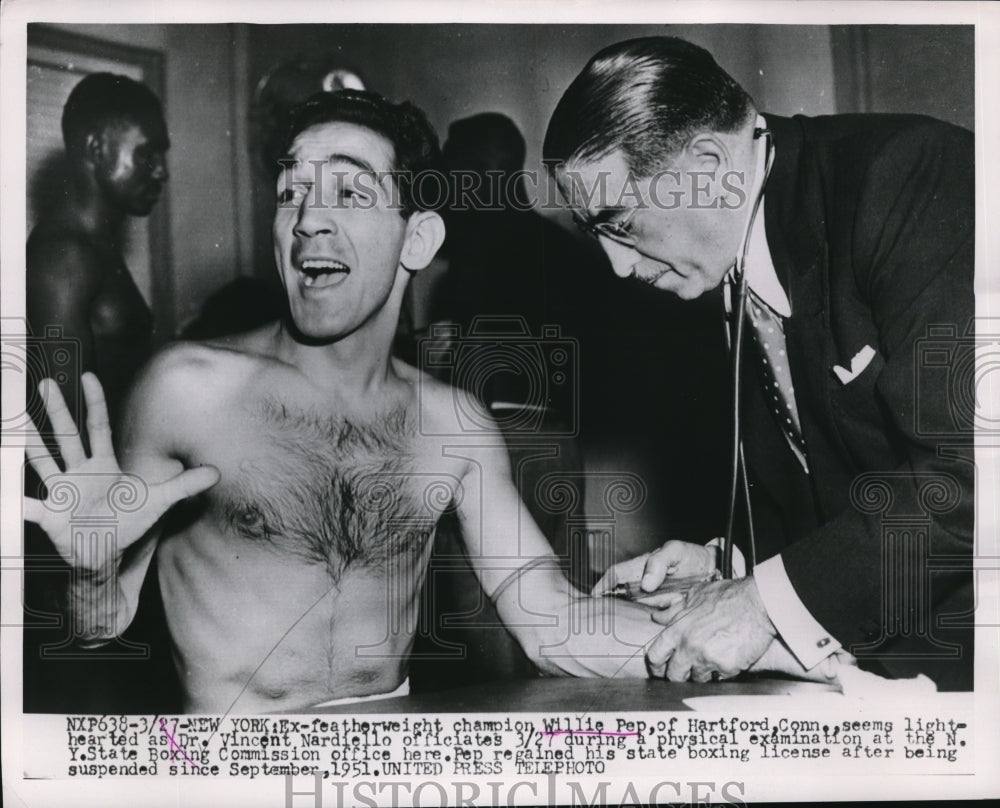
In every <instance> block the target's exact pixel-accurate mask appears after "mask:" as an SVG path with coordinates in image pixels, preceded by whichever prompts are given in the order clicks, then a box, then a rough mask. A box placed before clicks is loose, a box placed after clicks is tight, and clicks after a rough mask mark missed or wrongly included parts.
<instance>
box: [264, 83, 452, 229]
mask: <svg viewBox="0 0 1000 808" xmlns="http://www.w3.org/2000/svg"><path fill="white" fill-rule="evenodd" d="M324 123H352V124H355V125H357V126H363V127H364V128H365V129H370V130H371V131H372V132H375V133H376V134H378V135H381V136H382V137H384V138H385V139H386V140H388V141H389V142H390V143H391V144H392V147H393V150H394V152H395V164H394V165H393V167H392V169H393V171H394V172H396V176H395V179H396V182H397V184H398V188H399V201H400V205H401V210H400V213H401V214H402V215H403V218H408V217H409V216H410V214H412V213H414V212H415V211H417V210H431V209H433V208H434V207H436V206H438V205H439V202H440V200H439V199H438V198H435V199H434V200H431V201H432V202H433V204H430V203H429V202H428V200H427V199H425V198H424V197H425V196H426V195H425V194H423V193H414V189H415V185H416V184H418V183H420V181H421V178H422V177H427V176H429V175H430V172H432V171H436V170H437V169H438V168H439V166H440V162H441V149H440V147H439V146H438V137H437V133H436V132H435V131H434V127H432V126H431V125H430V122H429V121H428V120H427V116H426V115H425V114H424V113H423V111H422V110H421V109H419V108H418V107H417V106H415V105H414V104H411V103H410V102H409V101H404V102H402V103H400V104H394V103H392V102H391V101H388V100H386V99H385V98H383V97H382V96H381V95H379V94H378V93H373V92H370V91H368V90H338V91H336V92H332V93H327V92H322V93H316V94H315V95H313V96H311V97H310V98H308V99H307V100H306V101H305V102H303V103H302V104H301V105H300V106H298V107H296V108H295V109H293V110H292V111H291V113H290V115H289V124H288V129H287V132H286V135H285V142H284V146H285V148H284V149H283V153H285V154H287V153H288V150H289V149H290V148H291V145H292V141H294V140H295V138H296V137H298V135H299V134H301V133H302V132H304V131H305V130H306V129H308V128H309V127H310V126H318V125H320V124H324ZM435 178H436V175H435ZM439 190H440V189H439Z"/></svg>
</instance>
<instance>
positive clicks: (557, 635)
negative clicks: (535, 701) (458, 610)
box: [495, 567, 659, 677]
mask: <svg viewBox="0 0 1000 808" xmlns="http://www.w3.org/2000/svg"><path fill="white" fill-rule="evenodd" d="M495 603H496V606H497V610H498V612H499V614H500V616H501V617H502V618H503V620H504V623H505V624H506V625H507V627H508V628H509V629H510V631H511V632H512V633H513V634H514V636H515V637H516V638H517V640H518V642H520V644H521V646H522V647H523V648H524V651H525V653H526V654H527V655H528V656H529V658H530V659H531V660H532V661H533V662H534V663H535V664H536V665H537V666H538V667H539V668H540V669H541V670H542V671H544V672H545V673H549V674H553V675H562V676H606V677H611V676H630V677H645V676H647V675H648V672H647V670H646V663H645V646H646V645H647V644H648V643H649V642H650V641H651V640H652V639H653V638H654V637H655V636H656V635H657V634H658V633H659V627H658V626H657V625H656V624H655V623H653V622H652V620H651V619H650V616H649V610H648V609H646V608H644V607H642V606H637V605H636V604H633V603H629V602H627V601H621V600H617V599H614V598H601V597H597V598H595V597H590V596H588V595H586V594H584V593H583V592H580V591H578V590H576V589H574V588H573V587H572V586H571V585H570V583H569V582H568V581H567V580H566V579H565V577H564V576H563V575H562V573H561V572H560V571H558V570H555V569H546V568H543V567H532V568H530V569H525V570H524V571H523V572H522V573H521V574H520V575H519V576H518V579H517V581H516V582H515V583H514V584H513V585H511V586H508V587H507V588H506V589H505V590H504V591H503V592H501V593H499V595H498V596H497V597H496V598H495Z"/></svg>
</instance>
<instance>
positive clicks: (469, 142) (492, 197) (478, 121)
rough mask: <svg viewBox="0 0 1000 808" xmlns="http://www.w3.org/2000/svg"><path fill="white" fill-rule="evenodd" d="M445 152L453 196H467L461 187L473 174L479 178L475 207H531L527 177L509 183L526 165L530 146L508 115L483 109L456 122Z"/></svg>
mask: <svg viewBox="0 0 1000 808" xmlns="http://www.w3.org/2000/svg"><path fill="white" fill-rule="evenodd" d="M443 152H444V154H443V159H444V163H445V167H446V168H447V170H448V171H449V173H450V175H451V182H452V186H453V191H452V194H453V196H452V199H453V200H455V201H456V202H458V201H459V199H460V196H462V195H463V192H462V191H460V190H458V188H459V187H461V185H460V183H461V182H462V181H463V180H462V176H463V175H469V174H471V175H474V176H475V178H476V180H477V184H476V185H475V186H474V196H473V197H471V200H470V201H472V204H473V206H475V205H477V204H478V205H481V206H484V207H486V208H488V209H495V206H497V205H499V206H500V207H502V208H508V209H509V208H512V207H513V208H517V209H520V210H527V209H528V208H529V207H530V205H531V202H530V200H529V198H528V194H527V190H526V189H525V187H524V177H522V176H519V177H518V178H517V181H516V182H515V183H513V184H512V183H509V182H508V178H509V177H511V176H512V175H514V174H517V173H518V172H520V171H521V170H522V169H523V168H524V159H525V155H526V153H527V148H526V146H525V142H524V135H522V134H521V130H520V129H518V127H517V124H516V123H514V121H512V120H511V119H510V118H508V117H507V116H506V115H504V114H502V113H500V112H481V113H479V114H478V115H472V116H470V117H468V118H460V119H459V120H457V121H454V122H453V123H452V124H451V125H450V126H449V127H448V139H447V140H446V141H445V143H444V149H443ZM491 174H495V175H496V176H494V177H491ZM497 177H499V179H497ZM456 183H459V185H456ZM497 186H499V187H497ZM460 204H464V200H463V201H462V202H460Z"/></svg>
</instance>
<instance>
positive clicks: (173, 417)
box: [25, 93, 660, 712]
mask: <svg viewBox="0 0 1000 808" xmlns="http://www.w3.org/2000/svg"><path fill="white" fill-rule="evenodd" d="M289 144H290V145H289V148H288V158H289V159H288V161H287V163H286V164H285V167H284V171H283V173H282V175H281V177H280V178H279V180H278V206H277V210H276V213H275V218H274V228H273V235H274V244H275V258H276V262H277V266H278V270H279V273H280V275H281V280H282V282H283V284H284V287H285V291H286V294H287V298H288V303H289V309H290V312H291V321H290V322H277V323H273V324H271V325H268V326H266V327H264V328H261V329H259V330H256V331H252V332H249V333H246V334H242V335H238V336H234V337H231V338H227V339H224V340H221V341H216V342H210V343H180V344H175V345H173V346H171V347H169V348H167V349H166V350H164V351H163V352H161V353H160V354H158V355H157V356H156V357H155V358H154V359H153V360H152V362H151V363H150V364H149V365H148V366H147V367H146V368H145V369H144V371H143V372H142V373H141V375H140V377H139V379H138V381H137V383H136V386H135V388H134V389H133V390H132V392H131V394H130V396H129V399H128V402H127V405H126V407H125V411H124V418H123V421H122V427H121V430H120V432H119V433H118V435H117V438H118V441H117V443H118V452H117V456H118V458H120V461H121V468H122V469H124V470H125V471H126V472H128V475H126V476H125V477H122V476H121V475H120V472H119V467H118V461H117V460H116V458H115V453H114V451H113V449H112V445H111V436H110V428H109V426H108V421H107V418H106V416H105V408H104V407H103V406H102V405H101V390H100V385H99V384H97V383H96V380H95V379H94V378H93V377H92V376H90V375H86V376H84V378H83V384H84V391H85V394H86V399H87V409H88V417H87V432H88V433H89V436H90V441H91V444H92V450H91V453H90V457H88V456H87V455H86V453H85V452H84V449H83V448H82V446H81V444H80V441H79V439H76V438H64V439H63V440H62V441H61V445H60V449H61V453H62V456H63V459H64V462H65V465H66V470H65V472H63V471H60V469H59V468H58V467H57V466H56V464H55V462H54V461H53V460H52V459H51V458H50V457H49V456H48V454H47V453H46V452H44V450H41V449H30V450H29V459H30V460H31V462H32V464H33V466H34V467H35V468H36V470H37V471H38V473H39V474H40V476H41V477H42V478H43V479H45V480H46V481H47V483H48V488H49V491H50V500H49V501H47V502H45V503H42V502H39V501H36V500H28V501H27V502H26V511H25V516H26V518H28V519H30V520H32V521H36V522H38V523H39V524H41V525H42V527H43V528H44V529H45V530H46V532H47V533H48V534H49V536H50V537H51V539H52V541H53V543H54V544H55V546H56V548H57V549H58V550H59V552H60V553H61V554H62V556H63V557H64V558H66V559H67V560H68V561H69V562H70V563H72V564H73V565H74V566H75V568H76V570H77V571H78V574H77V575H76V576H75V578H74V580H73V584H72V586H71V589H72V591H71V604H72V605H71V608H72V609H73V612H74V618H75V619H76V620H77V621H78V623H77V625H78V627H80V629H81V633H83V634H85V635H86V636H88V637H91V638H93V640H94V642H95V643H100V642H101V641H105V640H107V639H110V638H112V637H115V636H117V635H119V634H120V633H121V632H122V631H123V630H124V629H125V628H126V626H127V625H128V624H129V621H130V620H131V619H132V617H133V614H134V610H135V605H136V601H137V598H138V592H139V589H140V586H141V583H142V580H143V577H144V576H145V574H146V570H147V568H148V566H149V563H150V560H151V558H152V557H153V555H154V553H155V554H156V555H157V561H158V564H157V567H158V574H159V583H160V588H161V590H162V593H163V599H164V606H165V611H166V614H167V621H168V624H169V627H170V632H171V636H172V641H173V645H174V656H175V659H176V662H177V666H178V670H179V673H180V679H181V681H182V684H183V687H184V690H185V697H186V703H185V708H186V709H187V710H189V711H195V712H206V711H210V712H224V711H227V710H230V709H235V710H237V711H240V712H257V711H274V710H296V709H304V708H308V707H310V706H314V705H317V704H319V703H321V702H324V701H326V700H331V699H337V698H344V697H358V696H366V695H372V694H384V693H387V692H392V691H394V690H395V689H397V688H399V687H400V686H401V684H404V683H405V678H406V673H407V662H408V654H409V649H410V647H411V644H412V642H413V639H414V632H415V629H416V620H417V606H418V600H419V594H420V589H421V586H422V583H423V579H424V575H425V573H426V570H427V565H428V559H429V555H430V552H431V545H432V538H433V530H434V526H435V524H436V521H437V519H438V517H439V516H440V514H441V512H442V511H443V510H444V509H445V507H446V506H448V505H449V503H454V504H455V505H456V506H457V508H458V512H459V515H460V518H461V522H462V527H463V534H464V538H465V542H466V546H467V549H468V552H469V556H470V559H471V563H472V565H473V567H474V569H475V570H476V573H477V575H478V577H479V579H480V582H481V583H482V586H483V589H484V590H485V591H486V592H487V593H488V594H489V595H490V596H491V597H492V598H493V599H494V601H495V602H496V605H497V610H498V612H499V614H500V616H501V618H502V619H503V620H504V622H505V623H506V625H507V626H508V627H509V628H510V630H511V631H512V633H514V634H515V636H516V637H517V639H518V640H519V641H520V642H521V644H522V646H523V647H524V649H525V651H526V652H527V654H528V655H529V656H530V657H531V658H532V659H533V661H535V663H536V664H537V665H538V666H539V667H540V668H541V669H542V670H544V671H547V672H550V673H562V674H569V675H581V676H583V675H605V676H611V675H630V676H643V677H644V676H646V675H647V671H646V667H645V662H644V658H643V653H642V648H643V646H644V644H645V643H646V642H648V641H650V640H652V638H653V637H654V636H655V635H656V634H657V633H658V631H659V630H660V628H659V626H657V625H656V624H655V623H653V622H652V621H651V620H650V617H649V612H648V610H646V609H644V608H643V607H640V606H636V605H633V604H628V603H622V602H614V601H613V600H612V599H609V598H590V597H587V596H585V595H584V594H583V593H580V592H578V591H576V590H574V589H572V587H571V586H570V585H569V583H568V582H567V580H566V578H565V577H564V576H563V575H562V573H561V572H560V571H559V569H558V568H557V564H555V563H554V561H555V559H554V558H553V557H552V556H551V552H552V551H551V549H550V547H549V545H548V543H547V542H546V540H545V538H544V537H543V536H542V534H541V533H540V532H539V530H538V529H537V527H536V526H535V525H534V523H533V522H532V520H531V518H530V516H529V514H528V512H527V510H526V509H525V508H524V507H523V505H522V504H521V503H520V501H519V499H518V496H517V492H516V490H515V488H514V486H513V483H512V482H511V475H510V470H509V467H508V464H507V455H506V450H505V447H504V443H503V438H502V436H501V435H500V434H499V432H498V431H496V430H495V429H492V430H491V429H489V428H488V427H487V426H484V428H483V429H479V430H476V431H475V432H472V433H465V432H463V428H462V427H463V423H462V422H460V421H459V413H468V412H469V411H470V407H472V406H474V405H473V404H472V403H471V402H468V401H465V402H457V400H456V396H458V395H461V394H460V393H458V392H457V391H455V390H454V389H452V388H450V387H447V386H445V385H443V384H440V383H438V382H435V381H434V380H432V379H430V378H429V377H426V376H423V375H422V374H420V373H419V372H418V371H417V370H415V369H414V368H412V367H409V366H407V365H405V364H403V363H401V362H399V361H398V360H395V359H393V358H392V357H391V354H390V350H391V345H392V340H393V337H394V334H395V331H396V323H397V319H398V316H399V310H400V305H401V303H402V300H403V295H404V292H405V290H406V285H407V282H408V280H409V278H410V276H411V275H412V274H413V273H415V272H417V271H419V270H420V269H422V268H423V267H425V266H426V265H427V264H428V263H429V262H430V260H431V259H432V258H433V256H434V254H435V252H436V251H437V249H438V247H439V246H440V244H441V242H442V240H443V238H444V225H443V223H442V220H441V218H440V217H439V216H438V214H437V213H435V212H433V211H430V210H422V209H420V206H419V200H418V199H417V198H416V197H415V195H413V194H412V193H411V192H410V187H409V185H408V183H407V182H406V181H405V177H406V176H413V175H417V174H419V172H420V171H422V170H424V169H426V168H429V167H430V166H431V165H432V164H433V158H434V156H435V153H436V149H437V143H436V138H435V136H434V133H433V131H432V130H431V128H430V126H429V124H428V123H427V122H426V119H425V118H424V116H423V114H422V113H420V112H419V111H418V110H417V109H416V108H415V107H413V106H411V105H408V104H402V105H393V104H390V103H388V102H386V101H385V100H384V99H381V98H380V97H378V96H375V95H373V94H369V93H339V94H322V95H320V96H317V97H315V98H314V99H312V100H311V101H310V102H307V104H305V105H304V106H303V107H302V108H301V109H300V110H299V111H298V114H297V116H296V119H295V121H294V124H293V127H292V129H291V135H290V138H289ZM392 172H400V174H399V175H393V174H392ZM46 384H48V385H50V386H51V388H52V389H50V390H49V391H48V392H49V393H50V394H51V395H48V396H47V397H46V398H47V401H48V402H49V415H50V418H51V420H52V422H53V425H54V426H55V427H57V429H56V431H57V432H58V433H67V432H72V423H71V420H70V415H69V413H68V412H67V411H66V410H65V408H64V406H62V404H61V401H60V397H59V396H58V393H57V391H55V389H54V384H52V383H51V382H46ZM457 403H458V404H460V406H456V404H457ZM480 415H481V419H482V423H483V424H484V425H486V424H487V423H488V416H487V415H486V413H485V411H482V412H480ZM129 475H134V476H129ZM138 481H142V482H138ZM61 482H66V483H69V484H70V485H72V486H74V487H75V488H76V490H77V491H78V494H79V500H78V501H77V504H76V505H75V509H73V512H72V518H71V516H70V515H69V514H68V512H67V511H66V510H65V509H64V510H63V511H62V512H57V511H56V510H55V507H56V505H57V504H58V503H57V502H56V500H57V498H58V497H57V494H58V492H59V491H60V490H61V488H60V483H61ZM122 482H124V483H125V484H128V483H130V482H131V483H132V484H135V485H138V487H139V488H140V489H141V490H142V491H143V493H142V494H141V495H140V498H139V501H141V502H143V506H142V507H139V508H137V509H135V508H136V507H137V506H136V505H133V506H130V507H131V508H133V509H132V510H130V511H128V512H120V519H119V522H118V526H117V527H118V539H117V542H118V544H117V547H102V548H93V547H91V546H90V545H87V546H86V547H84V546H83V544H82V543H78V544H77V545H76V546H74V539H73V537H72V527H73V524H72V523H73V519H74V518H75V519H77V520H78V519H79V518H80V517H81V516H84V515H87V514H90V513H95V512H98V511H99V510H100V509H101V508H106V507H107V506H106V503H107V502H108V501H109V486H113V485H114V484H116V483H122ZM147 484H148V489H146V488H145V485H147ZM117 490H118V491H121V490H122V489H121V488H119V489H117ZM52 492H55V493H52ZM175 503H179V504H178V506H177V507H176V508H173V509H172V510H170V513H168V514H166V516H163V515H164V514H165V513H166V512H167V511H168V509H170V508H171V506H172V505H174V504H175ZM161 517H163V518H161ZM546 562H547V563H546ZM512 573H513V575H512Z"/></svg>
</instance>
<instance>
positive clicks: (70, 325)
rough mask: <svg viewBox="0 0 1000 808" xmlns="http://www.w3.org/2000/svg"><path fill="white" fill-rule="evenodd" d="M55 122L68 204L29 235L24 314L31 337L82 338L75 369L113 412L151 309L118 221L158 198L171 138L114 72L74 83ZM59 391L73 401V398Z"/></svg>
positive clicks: (138, 91)
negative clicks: (95, 384)
mask: <svg viewBox="0 0 1000 808" xmlns="http://www.w3.org/2000/svg"><path fill="white" fill-rule="evenodd" d="M62 130H63V141H64V142H65V145H66V157H67V161H68V164H69V166H70V176H69V177H67V180H66V189H65V193H66V204H65V205H63V206H61V207H59V208H58V209H56V210H51V211H47V212H46V213H45V214H44V215H43V218H42V219H41V221H39V223H38V224H37V225H36V227H35V228H34V229H33V230H32V232H31V236H30V237H29V238H28V248H27V274H26V278H27V314H28V322H29V324H30V326H31V330H32V332H33V333H34V334H35V335H36V336H42V335H44V334H45V329H46V328H47V327H50V326H58V327H61V329H62V338H63V339H75V340H78V341H79V346H80V347H79V351H80V360H81V365H82V367H80V368H79V369H78V371H77V373H76V375H77V376H79V373H82V372H84V371H87V370H89V371H92V372H94V373H95V374H97V376H98V378H99V379H100V380H101V383H102V385H103V386H104V389H105V391H106V394H107V398H108V404H109V406H110V409H111V414H112V417H114V415H115V414H116V412H117V409H118V405H119V403H120V401H121V399H122V398H123V396H124V394H125V391H126V390H127V389H128V385H129V383H130V382H131V379H132V376H133V375H134V374H135V372H136V371H137V370H138V369H139V367H140V366H141V365H142V364H143V362H145V360H146V359H147V358H148V356H149V354H150V352H151V349H152V334H153V316H152V313H151V312H150V309H149V306H148V305H147V304H146V301H145V300H144V299H143V297H142V294H141V293H140V292H139V289H138V287H137V286H136V284H135V280H134V279H133V277H132V275H131V274H130V273H129V269H128V267H127V266H126V265H125V260H124V258H123V257H122V229H123V227H122V226H123V224H124V222H125V218H126V217H127V216H148V215H149V214H150V212H152V210H153V208H154V206H155V205H156V203H157V202H158V201H159V198H160V193H161V192H162V190H163V185H164V183H165V182H166V181H167V178H168V172H167V161H166V154H167V150H168V149H169V148H170V139H169V137H168V135H167V125H166V122H165V121H164V118H163V109H162V106H161V104H160V101H159V99H158V98H157V97H156V96H155V95H154V94H153V92H152V91H151V90H149V89H148V88H147V87H145V86H144V85H142V84H140V83H138V82H136V81H133V80H132V79H130V78H127V77H125V76H117V75H113V74H111V73H94V74H91V75H89V76H87V77H86V78H84V79H83V80H82V81H81V82H80V83H79V84H77V85H76V87H74V89H73V92H72V93H70V96H69V98H68V100H67V101H66V105H65V107H64V108H63V115H62ZM73 383H74V384H75V379H74V381H73ZM65 392H66V391H65V390H64V393H65ZM66 398H67V401H68V404H69V406H70V408H71V409H72V408H74V405H75V404H76V397H75V396H71V395H67V396H66ZM73 415H74V417H78V416H79V413H76V412H74V413H73Z"/></svg>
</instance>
